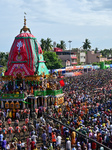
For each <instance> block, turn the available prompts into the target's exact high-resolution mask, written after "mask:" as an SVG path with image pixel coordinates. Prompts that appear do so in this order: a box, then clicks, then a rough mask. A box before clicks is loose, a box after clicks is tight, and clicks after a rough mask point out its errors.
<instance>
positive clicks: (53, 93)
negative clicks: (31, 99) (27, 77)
mask: <svg viewBox="0 0 112 150" xmlns="http://www.w3.org/2000/svg"><path fill="white" fill-rule="evenodd" d="M62 93H63V91H62V89H59V90H54V91H53V90H46V91H38V90H36V91H34V96H46V95H52V96H56V95H58V94H62Z"/></svg>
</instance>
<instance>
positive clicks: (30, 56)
mask: <svg viewBox="0 0 112 150" xmlns="http://www.w3.org/2000/svg"><path fill="white" fill-rule="evenodd" d="M27 45H28V49H29V52H30V69H32V57H33V56H32V55H31V49H30V46H29V42H28V39H27Z"/></svg>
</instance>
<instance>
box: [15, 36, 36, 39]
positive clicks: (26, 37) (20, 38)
mask: <svg viewBox="0 0 112 150" xmlns="http://www.w3.org/2000/svg"><path fill="white" fill-rule="evenodd" d="M15 39H36V38H34V37H30V36H28V37H15Z"/></svg>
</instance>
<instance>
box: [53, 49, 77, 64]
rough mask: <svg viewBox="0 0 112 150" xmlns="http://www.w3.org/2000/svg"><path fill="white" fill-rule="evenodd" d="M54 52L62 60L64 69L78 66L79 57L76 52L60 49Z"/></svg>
mask: <svg viewBox="0 0 112 150" xmlns="http://www.w3.org/2000/svg"><path fill="white" fill-rule="evenodd" d="M54 52H56V54H57V55H58V57H59V58H60V59H61V60H62V65H63V66H64V67H67V66H73V65H76V64H77V56H76V55H75V53H74V52H71V51H70V50H64V51H63V50H62V49H60V48H54Z"/></svg>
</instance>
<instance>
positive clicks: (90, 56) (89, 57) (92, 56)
mask: <svg viewBox="0 0 112 150" xmlns="http://www.w3.org/2000/svg"><path fill="white" fill-rule="evenodd" d="M100 59H101V53H94V51H87V54H86V64H91V63H94V62H97V63H98V62H100V61H101V60H100Z"/></svg>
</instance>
